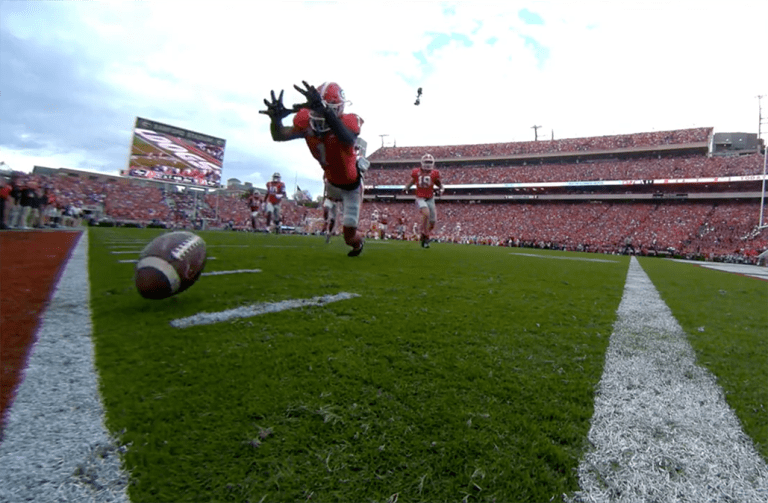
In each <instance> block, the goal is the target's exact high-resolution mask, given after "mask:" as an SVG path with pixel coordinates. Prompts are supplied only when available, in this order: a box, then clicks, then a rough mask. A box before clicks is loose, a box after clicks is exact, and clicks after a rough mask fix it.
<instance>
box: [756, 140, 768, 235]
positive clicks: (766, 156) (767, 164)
mask: <svg viewBox="0 0 768 503" xmlns="http://www.w3.org/2000/svg"><path fill="white" fill-rule="evenodd" d="M767 168H768V148H765V147H763V190H762V193H761V194H760V219H759V220H758V221H757V230H763V229H765V228H768V225H765V224H763V211H764V210H765V173H766V171H768V169H767Z"/></svg>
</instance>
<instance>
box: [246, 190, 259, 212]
mask: <svg viewBox="0 0 768 503" xmlns="http://www.w3.org/2000/svg"><path fill="white" fill-rule="evenodd" d="M248 207H249V208H250V209H251V211H258V210H260V209H261V197H259V196H257V195H256V194H253V195H251V196H249V197H248Z"/></svg>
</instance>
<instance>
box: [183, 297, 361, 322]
mask: <svg viewBox="0 0 768 503" xmlns="http://www.w3.org/2000/svg"><path fill="white" fill-rule="evenodd" d="M359 296H360V295H358V294H356V293H348V292H341V293H337V294H334V295H323V296H321V297H312V298H311V299H290V300H283V301H280V302H267V303H262V304H252V305H250V306H242V307H237V308H235V309H227V310H226V311H219V312H218V313H198V314H194V315H192V316H187V317H186V318H179V319H176V320H173V321H171V326H172V327H175V328H189V327H194V326H198V325H212V324H214V323H221V322H223V321H230V320H236V319H240V318H251V317H253V316H259V315H261V314H267V313H277V312H280V311H285V310H287V309H296V308H299V307H310V306H324V305H325V304H330V303H331V302H338V301H340V300H348V299H353V298H355V297H359Z"/></svg>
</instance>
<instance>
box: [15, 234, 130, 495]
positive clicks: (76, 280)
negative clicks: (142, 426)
mask: <svg viewBox="0 0 768 503" xmlns="http://www.w3.org/2000/svg"><path fill="white" fill-rule="evenodd" d="M92 331H93V330H92V324H91V310H90V285H89V280H88V231H87V230H86V231H84V232H83V233H82V234H81V237H80V240H79V242H78V243H77V245H76V247H75V249H74V251H73V253H72V256H71V257H70V258H69V260H68V262H67V265H66V268H65V269H64V272H63V274H62V275H61V278H60V279H59V282H58V284H57V285H56V290H55V292H54V294H53V297H52V299H51V302H50V305H49V306H48V308H47V309H46V310H45V313H44V315H43V319H42V323H41V325H40V328H39V329H38V331H37V340H36V342H35V343H34V345H33V346H32V348H31V349H30V356H29V360H28V362H27V367H26V369H25V370H24V373H23V381H22V382H21V384H20V385H19V388H18V390H17V394H16V398H15V400H14V402H13V405H12V406H11V408H10V411H9V412H8V415H7V421H6V427H5V431H4V439H3V441H2V443H0V501H3V502H8V503H15V502H27V501H41V502H43V501H63V502H100V503H101V502H103V503H106V502H127V501H128V496H127V493H126V487H127V484H128V475H127V474H126V472H125V471H124V470H123V469H122V467H121V464H120V458H119V455H118V450H119V447H118V446H117V445H116V444H115V442H114V441H113V439H111V438H110V436H109V433H108V432H107V429H106V428H105V426H104V410H103V406H102V403H101V396H100V395H99V391H98V376H97V374H96V370H95V367H94V361H93V354H94V353H93V343H92V341H91V335H92Z"/></svg>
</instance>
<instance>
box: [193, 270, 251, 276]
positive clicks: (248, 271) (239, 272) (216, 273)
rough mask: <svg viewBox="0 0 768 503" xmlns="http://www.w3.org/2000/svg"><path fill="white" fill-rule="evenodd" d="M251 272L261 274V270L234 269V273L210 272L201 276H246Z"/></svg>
mask: <svg viewBox="0 0 768 503" xmlns="http://www.w3.org/2000/svg"><path fill="white" fill-rule="evenodd" d="M252 272H261V269H236V270H234V271H211V272H204V273H203V274H201V276H222V275H225V274H247V273H252Z"/></svg>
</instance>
